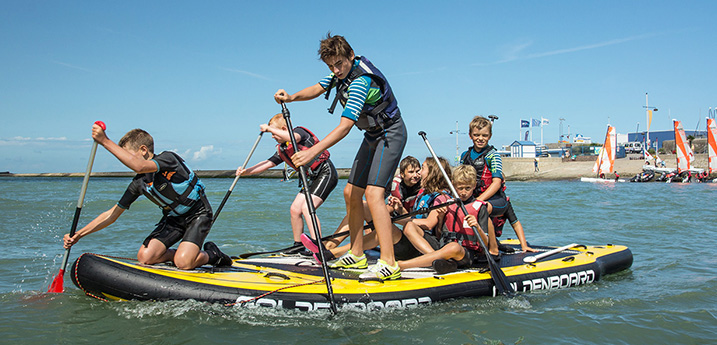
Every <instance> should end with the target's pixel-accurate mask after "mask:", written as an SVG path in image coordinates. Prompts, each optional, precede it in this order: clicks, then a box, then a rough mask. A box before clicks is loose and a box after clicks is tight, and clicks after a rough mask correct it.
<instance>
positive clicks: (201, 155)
mask: <svg viewBox="0 0 717 345" xmlns="http://www.w3.org/2000/svg"><path fill="white" fill-rule="evenodd" d="M220 153H222V150H216V151H215V150H214V145H207V146H202V147H201V148H200V149H199V151H197V152H194V154H193V155H192V160H193V161H203V160H205V159H207V158H209V157H210V156H214V155H218V154H220Z"/></svg>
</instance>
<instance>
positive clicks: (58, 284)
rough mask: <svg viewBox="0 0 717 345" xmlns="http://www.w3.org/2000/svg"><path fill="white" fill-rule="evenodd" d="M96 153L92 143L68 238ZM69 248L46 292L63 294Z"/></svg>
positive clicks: (74, 223)
mask: <svg viewBox="0 0 717 345" xmlns="http://www.w3.org/2000/svg"><path fill="white" fill-rule="evenodd" d="M95 124H97V125H98V126H100V127H102V130H106V129H107V126H105V124H104V123H103V122H102V121H97V122H95ZM96 153H97V142H96V141H94V140H93V141H92V149H91V150H90V159H89V161H88V162H87V169H85V177H84V179H82V187H81V188H80V197H79V198H77V207H76V208H75V215H74V217H72V226H71V227H70V237H72V236H74V235H75V232H77V224H78V223H79V221H80V213H82V205H83V204H84V202H85V194H86V193H87V185H88V184H89V183H90V174H91V173H92V165H93V164H94V162H95V154H96ZM71 248H72V247H70V248H67V249H65V255H64V256H63V258H62V265H61V266H60V271H59V272H58V273H57V275H56V276H55V278H54V279H53V280H52V283H51V284H50V286H49V288H48V289H47V292H63V291H65V289H64V282H63V280H64V276H65V269H66V268H67V261H68V260H69V258H70V249H71Z"/></svg>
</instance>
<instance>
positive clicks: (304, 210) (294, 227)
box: [290, 193, 324, 242]
mask: <svg viewBox="0 0 717 345" xmlns="http://www.w3.org/2000/svg"><path fill="white" fill-rule="evenodd" d="M311 201H312V202H313V203H314V209H317V208H319V206H321V204H323V203H324V200H323V199H321V198H319V197H318V196H316V195H311ZM290 214H291V231H292V232H293V233H294V241H295V242H300V241H301V234H302V233H303V232H304V221H306V227H307V230H308V231H309V237H311V238H313V239H316V236H315V235H314V224H313V223H312V221H311V213H310V212H309V205H308V204H307V203H306V196H305V195H304V193H299V194H298V195H297V196H296V198H294V202H292V203H291V210H290ZM316 222H317V223H318V224H317V225H318V226H319V234H320V233H321V221H320V220H319V217H316Z"/></svg>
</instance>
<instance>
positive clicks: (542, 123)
mask: <svg viewBox="0 0 717 345" xmlns="http://www.w3.org/2000/svg"><path fill="white" fill-rule="evenodd" d="M540 124H541V125H549V124H550V120H548V119H545V118H542V117H541V118H540Z"/></svg>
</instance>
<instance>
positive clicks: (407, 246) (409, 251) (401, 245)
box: [393, 231, 441, 261]
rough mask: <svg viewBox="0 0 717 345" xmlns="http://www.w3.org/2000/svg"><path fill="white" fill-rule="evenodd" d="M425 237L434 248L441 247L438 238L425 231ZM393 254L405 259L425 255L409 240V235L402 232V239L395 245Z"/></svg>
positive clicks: (399, 258)
mask: <svg viewBox="0 0 717 345" xmlns="http://www.w3.org/2000/svg"><path fill="white" fill-rule="evenodd" d="M423 238H424V239H425V240H426V241H428V244H430V245H431V248H433V249H434V250H438V248H440V247H441V246H440V244H438V240H437V239H436V238H435V237H433V236H432V235H431V234H429V233H427V232H425V231H424V232H423ZM393 255H394V256H395V257H396V260H401V261H403V260H410V259H413V258H416V257H419V256H421V255H423V253H421V252H419V251H418V249H416V247H414V246H413V244H412V243H411V241H409V240H408V237H406V236H404V235H403V233H402V234H401V239H400V240H398V242H396V244H394V245H393Z"/></svg>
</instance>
